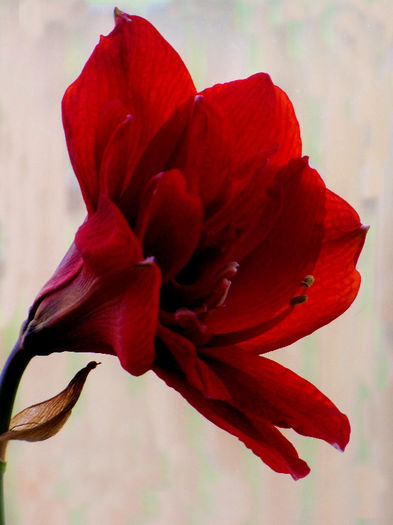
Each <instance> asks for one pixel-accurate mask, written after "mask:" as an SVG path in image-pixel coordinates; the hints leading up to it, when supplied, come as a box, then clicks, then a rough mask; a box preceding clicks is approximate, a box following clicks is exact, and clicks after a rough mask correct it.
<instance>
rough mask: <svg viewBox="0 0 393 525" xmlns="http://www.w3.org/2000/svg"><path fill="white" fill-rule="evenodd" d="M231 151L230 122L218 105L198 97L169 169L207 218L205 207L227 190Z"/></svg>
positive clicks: (232, 145) (208, 211)
mask: <svg viewBox="0 0 393 525" xmlns="http://www.w3.org/2000/svg"><path fill="white" fill-rule="evenodd" d="M233 149H234V142H233V131H232V125H231V122H230V121H229V120H228V119H227V118H226V116H225V115H224V114H223V113H222V111H221V108H220V106H219V105H218V104H215V103H213V102H212V101H210V100H209V99H207V98H206V97H204V96H202V95H198V96H197V97H196V98H195V102H194V106H193V111H192V115H191V118H190V121H189V125H188V128H187V130H186V131H185V136H184V139H183V141H182V143H181V144H180V145H179V147H178V149H177V151H176V154H175V156H174V158H172V159H171V165H173V166H175V167H177V168H179V169H180V170H181V171H182V172H183V173H184V175H185V177H186V180H187V184H188V187H189V188H190V189H191V191H193V192H194V193H197V194H198V195H199V196H200V197H201V199H202V201H203V203H204V205H205V208H206V209H207V215H210V214H211V212H210V210H209V207H210V208H211V207H212V204H214V203H215V201H216V200H217V198H218V199H221V198H222V197H225V195H226V192H227V191H228V189H229V188H228V187H227V186H228V182H229V181H226V177H227V176H228V174H229V170H230V169H231V170H233V169H234V167H233V166H232V165H231V162H232V158H231V151H232V150H233ZM224 183H225V186H224ZM222 193H223V194H224V195H223V196H221V195H220V194H222ZM216 205H217V203H216ZM205 216H206V214H205Z"/></svg>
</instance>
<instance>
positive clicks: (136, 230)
mask: <svg viewBox="0 0 393 525" xmlns="http://www.w3.org/2000/svg"><path fill="white" fill-rule="evenodd" d="M63 120H64V128H65V133H66V139H67V144H68V150H69V154H70V157H71V162H72V165H73V167H74V170H75V173H76V176H77V177H78V180H79V184H80V186H81V190H82V193H83V197H84V199H85V202H86V206H87V210H88V215H87V218H86V220H85V222H84V223H83V225H82V226H81V227H80V228H79V230H78V232H77V234H76V237H75V242H74V244H73V245H72V246H71V248H70V250H69V252H68V253H67V255H66V256H65V258H64V260H63V261H62V263H61V264H60V266H59V268H58V269H57V271H56V273H55V274H54V276H53V277H52V278H51V280H50V281H49V282H48V283H47V284H46V286H45V287H44V288H43V290H42V291H41V293H40V295H39V296H38V298H37V300H36V302H35V304H34V306H33V308H32V310H31V312H30V316H29V319H28V321H27V325H26V326H27V329H26V332H25V334H26V335H25V346H26V345H34V348H38V349H39V350H38V351H36V353H41V354H47V353H50V352H53V351H63V350H72V351H93V352H102V353H108V354H114V355H117V356H118V358H119V359H120V362H121V364H122V366H123V367H124V368H125V369H126V370H127V371H128V372H130V373H132V374H135V375H139V374H143V373H144V372H146V371H147V370H149V369H152V370H154V372H155V373H156V374H157V375H158V376H159V377H161V378H162V379H163V380H164V381H165V382H166V383H167V384H168V385H169V386H171V387H173V388H175V389H176V390H178V391H179V392H180V393H181V394H182V395H183V396H184V397H185V398H186V399H187V400H188V401H189V402H190V403H191V404H192V405H193V406H194V407H195V408H196V409H197V410H199V411H200V412H201V413H202V414H203V415H204V416H205V417H207V418H208V419H210V420H211V421H213V422H214V423H215V424H216V425H218V426H219V427H221V428H223V429H225V430H227V431H228V432H230V433H232V434H234V435H235V436H237V437H238V438H239V439H240V440H242V441H243V442H244V443H245V444H246V445H247V446H248V447H249V448H251V449H252V450H253V451H254V452H255V454H257V455H258V456H259V457H260V458H261V459H262V460H263V461H264V462H265V463H267V464H268V465H269V466H270V467H271V468H273V469H274V470H276V471H278V472H286V473H290V474H291V475H292V476H293V477H294V478H295V479H297V478H300V477H303V476H305V475H306V474H307V473H308V472H309V468H308V466H307V464H306V463H305V462H304V461H302V460H301V459H300V458H299V457H298V455H297V453H296V450H295V449H294V447H293V446H292V445H291V444H290V442H289V441H287V439H286V438H284V437H283V435H282V434H281V433H280V432H279V431H278V430H277V428H276V427H285V428H287V427H290V428H293V429H295V430H296V431H297V432H299V433H300V434H303V435H306V436H313V437H317V438H321V439H324V440H325V441H327V442H328V443H331V444H333V445H334V446H337V447H338V448H340V449H344V447H345V446H346V444H347V442H348V439H349V432H350V428H349V423H348V420H347V418H346V416H344V415H343V414H342V413H341V412H339V411H338V409H337V408H336V407H335V406H334V405H333V404H332V403H331V401H329V399H327V398H326V397H325V396H324V395H323V394H321V393H320V392H319V391H318V390H317V389H316V388H315V387H314V386H313V385H312V384H310V383H309V382H308V381H305V380H304V379H302V378H301V377H299V376H297V375H296V374H294V373H293V372H291V371H290V370H287V369H286V368H284V367H282V366H281V365H279V364H277V363H275V362H274V361H271V360H269V359H267V358H266V357H261V356H260V355H259V354H263V353H265V352H268V351H270V350H274V349H276V348H279V347H282V346H285V345H288V344H290V343H292V342H293V341H296V340H297V339H299V338H300V337H303V336H305V335H307V334H309V333H311V332H313V331H314V330H315V329H317V328H318V327H320V326H322V325H324V324H326V323H328V322H330V321H331V320H332V319H334V318H335V317H337V316H338V315H340V314H341V313H342V312H344V310H346V309H347V308H348V307H349V305H350V304H351V303H352V301H353V300H354V298H355V296H356V294H357V291H358V288H359V284H360V276H359V274H358V272H357V271H356V269H355V264H356V261H357V258H358V256H359V253H360V250H361V248H362V245H363V242H364V238H365V233H366V230H365V229H364V228H363V227H362V226H361V224H360V222H359V217H358V215H357V214H356V212H355V211H354V210H353V209H352V208H351V207H350V206H349V205H348V204H347V203H346V202H345V201H343V200H342V199H341V198H340V197H338V196H337V195H335V194H334V193H332V192H331V191H329V190H327V189H326V188H325V185H324V183H323V181H322V180H321V178H320V176H319V175H318V173H317V172H316V171H315V170H313V169H312V168H310V167H309V165H308V159H307V157H301V140H300V134H299V126H298V123H297V120H296V117H295V114H294V111H293V108H292V104H291V102H290V101H289V99H288V97H287V96H286V94H285V93H284V92H283V91H281V90H280V89H279V88H278V87H277V86H275V85H274V84H273V83H272V81H271V80H270V77H269V76H268V75H266V74H262V73H261V74H256V75H253V76H252V77H250V78H247V79H245V80H238V81H234V82H229V83H227V84H219V85H216V86H213V87H212V88H209V89H206V90H204V91H202V92H201V93H199V94H197V93H196V90H195V87H194V85H193V82H192V80H191V78H190V75H189V73H188V71H187V69H186V68H185V66H184V64H183V62H182V61H181V59H180V57H179V56H178V55H177V53H176V52H175V51H174V50H173V49H172V47H171V46H170V45H169V44H168V43H167V42H166V41H165V40H164V39H163V38H162V37H161V36H160V34H159V33H158V32H157V31H156V30H155V29H154V27H152V26H151V25H150V24H149V22H147V21H146V20H144V19H142V18H139V17H136V16H128V15H126V14H124V13H121V12H117V16H116V27H115V29H114V30H113V31H112V33H110V34H109V35H108V36H107V37H102V38H101V40H100V43H99V44H98V45H97V47H96V49H95V50H94V52H93V54H92V56H91V57H90V59H89V60H88V62H87V64H86V66H85V67H84V69H83V71H82V73H81V75H80V77H79V78H78V79H77V80H76V81H75V82H74V83H73V84H72V85H71V86H70V87H69V88H68V90H67V92H66V94H65V96H64V100H63ZM311 276H313V277H311ZM313 280H315V283H314V284H313ZM311 284H313V285H312V287H310V286H311ZM306 299H308V300H307V302H306Z"/></svg>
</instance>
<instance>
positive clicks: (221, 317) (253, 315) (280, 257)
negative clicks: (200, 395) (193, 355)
mask: <svg viewBox="0 0 393 525" xmlns="http://www.w3.org/2000/svg"><path fill="white" fill-rule="evenodd" d="M270 191H271V192H272V193H273V194H274V195H275V194H278V196H279V201H280V211H279V214H278V217H277V219H276V221H275V223H274V226H273V227H272V228H271V230H270V232H269V235H268V236H267V237H266V239H265V240H263V242H262V243H261V244H260V245H259V246H258V248H256V249H255V250H254V251H253V252H252V253H251V254H249V255H248V256H247V257H246V258H245V259H244V260H242V261H240V266H239V270H238V273H237V275H236V277H235V278H234V279H233V281H232V286H231V290H230V294H229V295H228V298H227V301H226V303H225V307H223V308H219V309H216V310H213V311H211V312H209V317H208V321H209V326H210V328H211V330H212V332H214V333H217V334H229V333H233V332H237V331H244V330H247V329H249V328H252V327H254V326H257V325H259V324H260V323H263V322H265V321H267V320H269V319H270V318H271V317H273V316H274V315H276V314H278V313H279V312H280V311H281V310H283V309H286V308H288V306H289V304H290V301H291V298H292V297H293V296H295V295H296V293H297V290H298V289H299V285H300V282H301V281H302V279H303V278H304V276H305V275H307V274H312V273H313V270H314V267H315V263H316V261H317V258H318V255H319V252H320V249H321V245H322V239H323V220H324V216H325V185H324V183H323V181H322V180H321V178H320V177H319V175H318V173H317V172H316V171H315V170H313V169H311V168H310V167H309V166H308V162H307V159H306V158H305V159H297V160H294V161H292V162H290V163H289V164H288V165H287V166H286V167H284V168H282V169H281V171H280V172H279V173H278V175H277V178H276V184H275V185H274V186H272V187H271V189H270ZM247 338H248V337H247V335H246V334H245V335H244V337H243V339H247ZM227 342H228V343H229V342H230V340H228V341H227ZM236 342H238V341H236ZM217 344H219V343H217ZM226 344H227V343H226Z"/></svg>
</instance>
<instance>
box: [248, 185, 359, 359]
mask: <svg viewBox="0 0 393 525" xmlns="http://www.w3.org/2000/svg"><path fill="white" fill-rule="evenodd" d="M366 233H367V228H365V227H364V226H362V225H361V224H360V220H359V216H358V214H357V213H356V212H355V210H354V209H353V208H351V206H350V205H349V204H348V203H347V202H345V201H344V200H343V199H341V198H340V197H338V196H337V195H335V194H334V193H332V192H330V191H327V193H326V218H325V237H324V241H323V244H322V247H321V252H320V254H319V258H318V261H317V263H316V266H315V268H314V270H313V272H312V274H313V276H314V278H315V282H314V284H313V286H312V287H311V288H310V289H309V290H308V291H307V295H308V301H307V303H305V304H302V305H299V306H297V307H296V308H294V309H293V311H292V313H291V315H290V316H288V317H287V318H286V319H285V320H283V321H282V322H281V323H279V324H277V325H276V326H275V327H274V328H272V329H270V330H268V331H266V332H265V333H262V334H261V335H260V336H258V337H256V338H255V339H252V340H250V341H247V342H246V343H244V344H242V347H243V348H245V349H247V350H253V351H257V352H258V353H262V352H268V351H270V350H275V349H276V348H281V347H283V346H286V345H289V344H291V343H293V342H294V341H296V340H297V339H300V338H301V337H304V336H306V335H308V334H310V333H311V332H313V331H314V330H316V329H317V328H320V327H321V326H324V325H325V324H328V323H330V322H331V321H332V320H333V319H335V318H336V317H338V316H339V315H341V314H342V313H343V312H345V310H346V309H347V308H349V306H350V305H351V304H352V302H353V300H354V299H355V297H356V295H357V292H358V290H359V286H360V275H359V273H358V271H357V270H356V262H357V260H358V257H359V254H360V252H361V249H362V247H363V244H364V240H365V237H366Z"/></svg>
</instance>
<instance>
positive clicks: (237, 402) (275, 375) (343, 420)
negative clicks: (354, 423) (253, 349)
mask: <svg viewBox="0 0 393 525" xmlns="http://www.w3.org/2000/svg"><path fill="white" fill-rule="evenodd" d="M201 351H202V352H203V355H204V359H205V361H206V363H207V364H208V365H209V366H210V367H211V368H212V369H213V370H214V372H215V373H216V374H217V376H218V377H219V378H220V379H221V380H222V381H223V382H224V385H225V386H226V388H227V389H228V390H229V392H230V393H231V396H232V400H231V404H232V405H234V406H235V407H236V408H238V409H239V410H241V411H243V412H245V413H247V414H248V415H249V417H250V418H251V419H252V418H253V417H260V418H264V419H267V420H268V421H270V422H271V423H272V424H273V425H277V426H281V427H286V428H293V429H294V430H296V432H298V433H299V434H303V435H305V436H311V437H315V438H319V439H323V440H325V441H327V442H328V443H330V444H331V445H333V446H335V447H336V448H339V449H340V450H344V448H345V446H346V445H347V443H348V441H349V433H350V427H349V422H348V419H347V417H346V416H345V415H344V414H342V413H341V412H340V411H339V410H338V409H337V408H336V407H335V406H334V405H333V403H332V402H331V401H330V400H329V399H328V398H327V397H326V396H324V395H323V394H322V393H321V392H320V391H319V390H317V389H316V388H315V386H314V385H312V384H311V383H309V382H308V381H306V380H305V379H303V378H301V377H300V376H298V375H297V374H295V373H294V372H292V371H291V370H288V369H287V368H285V367H283V366H281V365H280V364H278V363H276V362H274V361H271V360H270V359H266V358H265V357H261V356H257V355H254V354H251V353H249V352H244V351H243V350H240V349H239V348H236V347H223V348H216V349H213V348H211V349H209V350H201Z"/></svg>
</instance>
